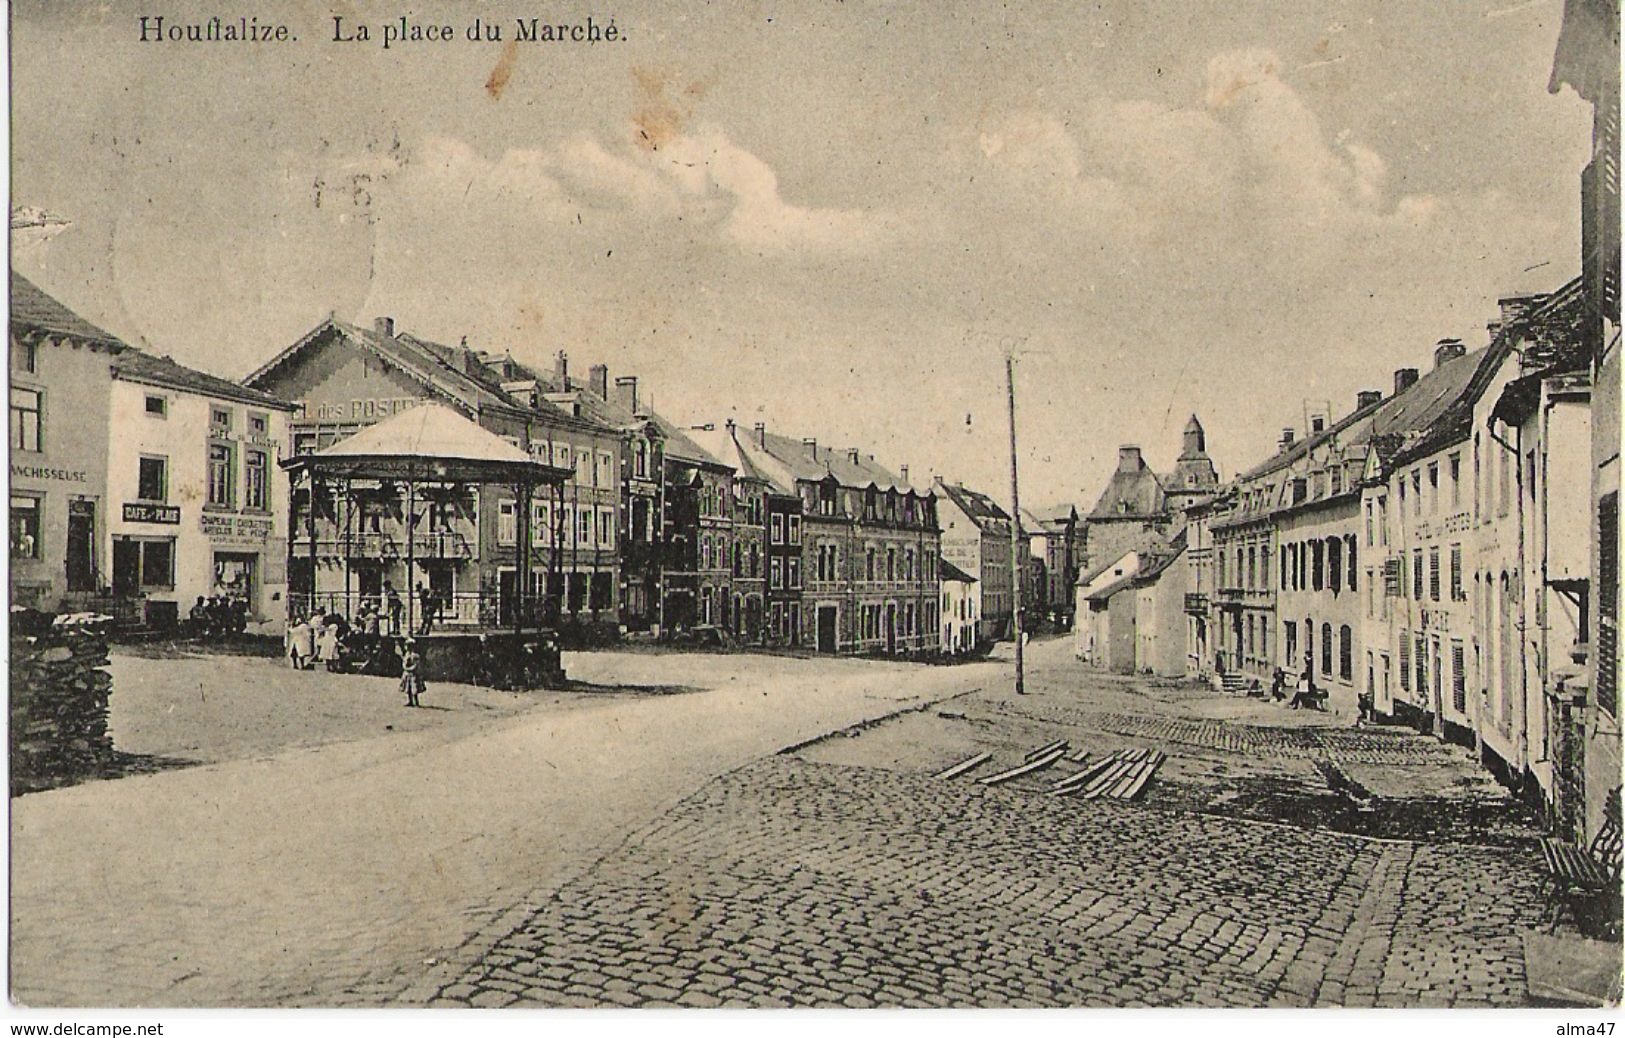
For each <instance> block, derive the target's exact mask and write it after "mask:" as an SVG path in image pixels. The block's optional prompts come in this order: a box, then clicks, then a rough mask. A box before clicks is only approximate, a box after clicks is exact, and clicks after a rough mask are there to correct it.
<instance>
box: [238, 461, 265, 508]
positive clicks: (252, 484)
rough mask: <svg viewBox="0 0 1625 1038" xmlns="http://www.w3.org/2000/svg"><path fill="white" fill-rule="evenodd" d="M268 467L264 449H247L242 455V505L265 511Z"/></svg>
mask: <svg viewBox="0 0 1625 1038" xmlns="http://www.w3.org/2000/svg"><path fill="white" fill-rule="evenodd" d="M268 477H269V468H268V465H267V462H266V457H265V452H264V451H248V452H246V453H245V454H244V455H243V478H244V483H243V507H244V508H252V509H255V510H257V511H261V512H263V511H265V509H266V507H267V506H268V501H267V493H268V490H267V488H268V487H269V486H270V484H269V482H268Z"/></svg>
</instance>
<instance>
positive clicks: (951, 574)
mask: <svg viewBox="0 0 1625 1038" xmlns="http://www.w3.org/2000/svg"><path fill="white" fill-rule="evenodd" d="M937 573H938V575H939V576H940V577H941V579H942V580H945V581H947V580H957V581H958V582H959V583H961V584H974V583H976V581H977V579H978V578H976V577H973V576H971V575H970V574H969V573H966V572H965V571H964V570H962V569H960V568H959V567H958V566H955V565H954V564H953V563H951V562H949V561H948V560H947V559H938V560H937Z"/></svg>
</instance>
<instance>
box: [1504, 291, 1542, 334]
mask: <svg viewBox="0 0 1625 1038" xmlns="http://www.w3.org/2000/svg"><path fill="white" fill-rule="evenodd" d="M1540 300H1541V297H1540V296H1539V295H1537V294H1535V293H1532V292H1531V293H1523V294H1519V295H1515V296H1503V297H1501V298H1500V299H1497V300H1496V302H1497V303H1498V304H1500V307H1501V324H1502V325H1503V326H1506V327H1510V326H1512V325H1514V324H1516V323H1518V322H1519V321H1521V320H1523V319H1524V318H1525V317H1528V316H1529V311H1531V310H1533V309H1534V308H1535V307H1536V306H1538V305H1539V304H1540Z"/></svg>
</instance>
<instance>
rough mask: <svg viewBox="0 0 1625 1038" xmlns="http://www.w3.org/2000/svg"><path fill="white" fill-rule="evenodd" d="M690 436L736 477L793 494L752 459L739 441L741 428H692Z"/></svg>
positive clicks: (728, 426) (727, 426)
mask: <svg viewBox="0 0 1625 1038" xmlns="http://www.w3.org/2000/svg"><path fill="white" fill-rule="evenodd" d="M689 438H690V439H692V440H694V442H696V443H698V444H699V445H700V448H701V449H702V450H704V451H705V452H706V453H707V454H710V455H711V456H712V457H713V458H716V459H717V460H718V461H719V462H721V463H722V464H723V465H726V466H728V467H729V468H731V469H733V470H734V477H735V478H736V479H751V480H755V481H757V482H759V483H766V484H767V485H768V486H770V487H772V488H773V489H774V490H775V491H777V492H779V493H781V494H791V493H794V490H793V489H791V488H789V487H784V486H780V485H778V483H777V482H776V481H775V480H774V479H772V478H771V477H770V476H769V475H768V474H767V473H766V472H765V471H763V469H762V466H760V465H758V464H757V463H756V462H754V461H752V460H751V458H750V455H749V454H747V453H746V452H745V449H744V447H743V446H742V445H741V444H740V443H739V430H738V429H737V428H735V427H734V426H731V425H724V426H723V427H722V428H720V429H717V428H711V429H697V430H691V431H690V433H689Z"/></svg>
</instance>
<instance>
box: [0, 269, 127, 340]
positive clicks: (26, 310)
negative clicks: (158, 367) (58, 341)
mask: <svg viewBox="0 0 1625 1038" xmlns="http://www.w3.org/2000/svg"><path fill="white" fill-rule="evenodd" d="M11 324H12V327H13V329H16V328H17V327H19V326H20V327H23V328H33V329H38V330H40V331H44V332H50V333H52V334H54V335H66V336H69V337H70V338H74V339H81V340H83V341H85V342H95V343H101V344H104V345H107V346H113V347H120V346H122V347H125V348H129V347H128V344H126V343H124V342H121V341H120V340H119V339H117V338H115V337H114V336H113V335H111V334H109V333H107V332H104V331H102V330H101V329H100V328H98V327H96V326H95V325H93V324H91V323H90V322H89V321H87V320H85V319H84V318H83V317H80V316H79V315H78V314H76V313H74V312H73V311H72V310H69V309H68V308H67V307H65V306H63V305H62V304H61V303H59V302H57V301H56V300H55V299H53V298H52V297H51V296H48V295H46V294H45V293H44V292H43V291H41V290H40V288H39V286H38V285H35V284H34V283H33V282H32V281H30V280H28V279H27V278H25V277H23V276H22V275H21V274H19V273H17V272H16V271H15V270H13V271H12V272H11Z"/></svg>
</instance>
